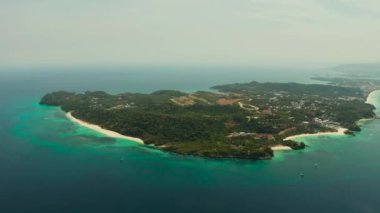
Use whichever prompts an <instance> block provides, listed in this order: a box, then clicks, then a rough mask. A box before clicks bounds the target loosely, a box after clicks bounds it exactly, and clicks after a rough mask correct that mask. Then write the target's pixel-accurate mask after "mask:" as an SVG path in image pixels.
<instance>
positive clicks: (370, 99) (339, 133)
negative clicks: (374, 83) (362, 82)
mask: <svg viewBox="0 0 380 213" xmlns="http://www.w3.org/2000/svg"><path fill="white" fill-rule="evenodd" d="M378 92H380V90H374V91H372V92H371V93H369V94H368V96H367V100H366V103H367V104H371V105H373V106H375V102H376V99H375V98H374V97H373V95H374V94H375V93H378ZM374 119H376V117H374V118H363V119H360V120H358V121H357V123H366V122H368V121H372V120H374ZM337 130H338V131H337V132H320V133H314V134H300V135H293V136H289V137H287V138H285V139H284V141H287V140H296V139H298V138H301V137H308V136H332V135H337V136H344V135H346V134H345V132H346V131H347V129H345V128H339V129H337ZM273 150H274V149H273Z"/></svg>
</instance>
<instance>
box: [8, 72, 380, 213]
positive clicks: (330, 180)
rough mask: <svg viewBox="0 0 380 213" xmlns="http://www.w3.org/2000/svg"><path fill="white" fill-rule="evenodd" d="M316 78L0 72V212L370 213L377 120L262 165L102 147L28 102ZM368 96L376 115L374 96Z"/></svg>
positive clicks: (378, 185) (378, 208)
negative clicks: (71, 94)
mask: <svg viewBox="0 0 380 213" xmlns="http://www.w3.org/2000/svg"><path fill="white" fill-rule="evenodd" d="M314 73H317V71H315V72H312V71H307V72H306V71H303V70H276V69H259V68H255V69H253V68H210V67H209V68H200V67H192V68H184V67H156V68H154V67H145V68H144V67H129V68H122V67H119V68H110V67H102V68H93V69H90V68H50V69H48V68H44V69H42V68H33V69H26V68H24V69H14V68H13V69H5V68H3V69H1V70H0V212H2V213H77V212H78V213H98V212H99V213H100V212H102V213H103V212H110V213H113V212H115V213H116V212H117V213H118V212H128V213H139V212H165V213H170V212H173V213H178V212H181V213H182V212H184V213H187V212H197V213H199V212H218V213H227V212H228V213H230V212H292V213H293V212H318V213H320V212H345V213H350V212H380V202H379V197H380V120H373V121H369V122H366V123H365V124H363V131H362V132H360V133H359V134H358V135H357V136H356V137H352V136H323V137H308V138H303V139H302V141H304V142H306V143H307V145H308V146H309V147H308V148H307V149H306V150H302V151H278V152H276V153H275V154H276V157H275V158H274V159H273V160H270V161H249V160H215V159H205V158H199V157H191V156H180V155H176V154H171V153H166V152H161V151H158V150H154V149H151V148H149V147H146V146H144V145H140V144H137V143H134V142H131V141H127V140H121V139H111V138H107V137H104V136H103V135H101V134H99V133H97V132H94V131H91V130H88V129H86V128H83V127H80V126H78V125H77V124H74V123H72V122H70V121H69V120H68V119H67V118H66V117H65V115H64V113H63V112H62V111H60V110H59V108H56V107H46V106H40V105H39V104H38V101H39V99H40V98H41V97H42V96H43V95H44V94H45V93H47V92H51V91H56V90H69V91H78V92H79V91H86V90H105V91H108V92H110V93H119V92H125V91H132V92H152V91H154V90H157V89H178V90H184V91H196V90H207V89H208V88H209V87H211V86H213V85H217V84H224V83H235V82H249V81H252V80H256V81H260V82H264V81H275V82H291V81H295V82H303V83H312V81H311V80H310V79H309V78H310V77H311V76H315V74H314ZM318 75H321V73H320V72H319V71H318ZM322 75H326V74H322ZM374 97H375V99H376V105H377V106H378V107H379V108H380V92H379V93H377V94H375V95H374ZM120 158H124V162H122V163H120V162H119V159H120ZM315 164H318V167H315ZM301 173H303V174H304V177H303V178H302V177H300V174H301Z"/></svg>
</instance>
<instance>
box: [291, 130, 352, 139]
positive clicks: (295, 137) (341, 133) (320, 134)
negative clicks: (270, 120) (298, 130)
mask: <svg viewBox="0 0 380 213" xmlns="http://www.w3.org/2000/svg"><path fill="white" fill-rule="evenodd" d="M337 130H338V131H337V132H319V133H309V134H300V135H293V136H289V137H287V138H285V139H284V141H289V140H296V139H297V138H301V137H309V136H332V135H338V136H344V135H346V134H345V132H346V131H347V129H345V128H339V129H337Z"/></svg>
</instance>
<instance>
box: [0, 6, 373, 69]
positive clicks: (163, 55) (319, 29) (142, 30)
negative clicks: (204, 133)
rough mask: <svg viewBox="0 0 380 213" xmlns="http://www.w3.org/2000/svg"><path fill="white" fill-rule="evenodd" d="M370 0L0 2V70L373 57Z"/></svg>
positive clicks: (282, 62)
mask: <svg viewBox="0 0 380 213" xmlns="http://www.w3.org/2000/svg"><path fill="white" fill-rule="evenodd" d="M379 38H380V1H379V0H64V1H62V0H0V66H1V65H3V66H44V65H49V66H51V65H95V64H104V65H129V64H149V65H154V64H213V65H274V64H275V65H280V66H281V65H284V66H285V65H297V64H302V65H319V64H323V65H332V64H344V63H371V62H379V61H380V59H379V57H380V45H379V41H380V39H379Z"/></svg>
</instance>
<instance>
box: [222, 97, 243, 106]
mask: <svg viewBox="0 0 380 213" xmlns="http://www.w3.org/2000/svg"><path fill="white" fill-rule="evenodd" d="M240 100H241V99H227V98H220V99H218V100H217V101H216V103H217V104H218V105H221V106H226V105H233V104H235V103H237V102H238V101H240Z"/></svg>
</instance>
